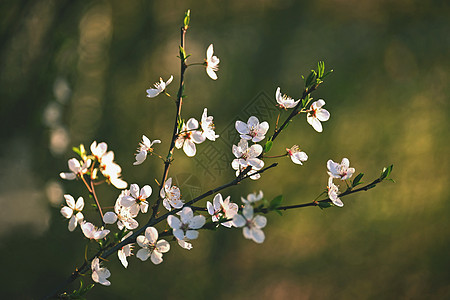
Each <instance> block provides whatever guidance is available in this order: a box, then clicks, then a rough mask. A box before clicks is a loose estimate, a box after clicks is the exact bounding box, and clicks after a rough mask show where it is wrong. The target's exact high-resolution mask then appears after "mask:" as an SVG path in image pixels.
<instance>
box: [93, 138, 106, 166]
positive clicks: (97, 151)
mask: <svg viewBox="0 0 450 300" xmlns="http://www.w3.org/2000/svg"><path fill="white" fill-rule="evenodd" d="M107 149H108V145H107V144H106V143H105V142H101V143H100V144H98V145H97V141H93V142H92V144H91V152H92V155H94V156H95V158H96V159H97V160H98V161H101V160H102V157H103V155H105V153H106V150H107Z"/></svg>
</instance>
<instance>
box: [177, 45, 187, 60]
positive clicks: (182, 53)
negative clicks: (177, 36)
mask: <svg viewBox="0 0 450 300" xmlns="http://www.w3.org/2000/svg"><path fill="white" fill-rule="evenodd" d="M178 47H179V48H180V58H181V60H183V61H184V60H186V52H185V51H184V48H183V47H181V45H179V46H178Z"/></svg>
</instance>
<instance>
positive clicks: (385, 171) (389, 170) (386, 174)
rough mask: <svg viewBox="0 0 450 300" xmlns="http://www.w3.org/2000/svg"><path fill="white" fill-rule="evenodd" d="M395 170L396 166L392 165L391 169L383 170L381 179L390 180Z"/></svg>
mask: <svg viewBox="0 0 450 300" xmlns="http://www.w3.org/2000/svg"><path fill="white" fill-rule="evenodd" d="M393 168H394V165H390V166H389V167H386V168H383V171H382V172H381V175H380V179H381V180H384V179H386V178H388V177H389V175H390V174H391V172H392V169H393Z"/></svg>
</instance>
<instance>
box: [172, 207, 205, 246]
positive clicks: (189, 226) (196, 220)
mask: <svg viewBox="0 0 450 300" xmlns="http://www.w3.org/2000/svg"><path fill="white" fill-rule="evenodd" d="M178 215H179V216H180V218H179V219H178V218H177V217H176V216H174V215H170V216H168V217H167V223H168V224H169V226H170V227H171V228H172V229H173V235H174V236H175V237H176V238H177V239H179V240H186V239H187V240H195V239H196V238H197V237H198V231H197V230H196V229H200V228H202V227H203V225H205V222H206V220H205V217H204V216H202V215H197V216H194V212H193V211H192V209H191V208H190V207H183V210H181V211H180V212H178Z"/></svg>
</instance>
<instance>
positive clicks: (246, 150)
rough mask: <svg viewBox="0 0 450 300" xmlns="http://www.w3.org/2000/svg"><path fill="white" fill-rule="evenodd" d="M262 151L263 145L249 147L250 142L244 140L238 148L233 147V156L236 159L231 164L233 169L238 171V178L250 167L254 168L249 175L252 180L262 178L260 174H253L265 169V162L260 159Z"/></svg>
mask: <svg viewBox="0 0 450 300" xmlns="http://www.w3.org/2000/svg"><path fill="white" fill-rule="evenodd" d="M262 151H263V148H262V146H261V145H259V144H253V145H252V146H250V147H249V146H248V142H247V141H246V140H244V139H241V140H240V142H239V143H238V145H237V146H236V145H233V154H234V156H235V157H236V158H235V159H234V160H233V161H232V162H231V167H232V168H233V169H234V170H236V176H239V174H240V173H241V172H242V171H243V170H244V169H245V168H247V167H249V166H250V167H251V168H252V170H251V171H250V172H249V173H248V175H251V177H250V178H252V179H258V178H260V174H255V175H252V174H253V173H255V172H256V171H258V170H260V169H261V168H262V167H264V161H262V160H261V159H259V158H258V156H259V155H260V154H261V153H262Z"/></svg>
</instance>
